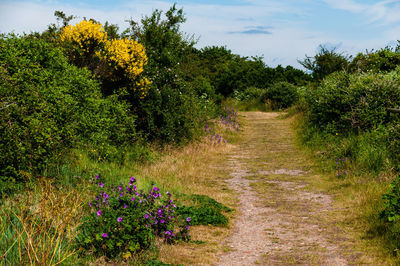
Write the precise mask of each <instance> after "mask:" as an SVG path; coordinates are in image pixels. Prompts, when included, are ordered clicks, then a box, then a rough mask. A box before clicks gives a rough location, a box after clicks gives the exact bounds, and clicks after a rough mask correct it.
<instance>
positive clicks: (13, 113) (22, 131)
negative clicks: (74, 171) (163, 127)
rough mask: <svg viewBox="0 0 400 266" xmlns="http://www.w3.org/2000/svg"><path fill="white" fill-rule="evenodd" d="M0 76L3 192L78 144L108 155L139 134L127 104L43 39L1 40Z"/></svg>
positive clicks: (0, 169) (1, 179)
mask: <svg viewBox="0 0 400 266" xmlns="http://www.w3.org/2000/svg"><path fill="white" fill-rule="evenodd" d="M0 76H1V78H0V99H1V100H0V150H1V151H2V152H1V153H0V182H5V183H7V184H8V185H6V184H5V183H2V184H1V186H0V187H1V189H0V190H1V192H5V191H6V190H7V189H8V188H10V187H11V184H12V183H15V182H17V181H23V180H27V179H30V178H32V177H34V176H35V175H37V174H39V173H41V172H42V171H43V169H45V168H46V167H47V166H48V165H49V164H51V163H55V162H58V161H60V160H61V159H62V158H63V155H65V154H66V153H67V152H68V150H69V149H70V148H72V147H74V146H77V145H81V144H84V145H89V146H90V145H94V144H96V145H98V147H99V149H103V148H104V151H103V152H102V153H103V155H102V156H105V155H104V154H106V153H107V152H109V149H108V151H106V150H107V147H108V146H110V145H118V146H122V147H123V146H125V145H128V144H129V143H132V142H133V141H134V140H135V138H136V137H135V136H136V133H135V128H134V121H135V119H134V117H133V116H131V115H129V113H128V110H129V108H128V106H127V105H126V104H125V103H123V102H120V101H117V99H116V98H115V97H109V98H105V99H104V98H102V96H101V92H100V87H99V83H98V82H97V81H96V80H94V79H92V74H91V73H90V72H89V71H88V70H85V69H79V68H77V67H75V66H73V65H70V64H69V63H68V61H67V59H66V57H65V56H64V55H63V54H62V52H61V51H60V50H59V49H57V48H54V47H53V46H52V45H51V44H49V43H46V42H45V41H44V40H39V39H36V38H30V37H17V36H14V35H9V36H6V37H4V38H2V39H0ZM111 157H112V156H111ZM1 192H0V194H1Z"/></svg>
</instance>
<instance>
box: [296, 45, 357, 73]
mask: <svg viewBox="0 0 400 266" xmlns="http://www.w3.org/2000/svg"><path fill="white" fill-rule="evenodd" d="M336 50H337V48H336V47H333V48H327V47H326V46H323V45H320V46H319V47H318V52H317V54H316V55H315V56H313V57H310V56H307V55H306V58H305V59H303V60H298V62H299V63H300V64H301V65H302V66H303V67H304V68H306V69H308V70H310V71H311V72H312V77H313V78H314V80H316V81H320V80H322V79H323V78H324V77H326V76H327V75H329V74H331V73H333V72H336V71H340V70H345V69H346V68H347V66H348V64H349V58H350V57H348V56H346V55H344V54H343V53H338V52H337V51H336Z"/></svg>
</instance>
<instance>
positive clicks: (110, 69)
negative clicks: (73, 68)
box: [60, 20, 150, 98]
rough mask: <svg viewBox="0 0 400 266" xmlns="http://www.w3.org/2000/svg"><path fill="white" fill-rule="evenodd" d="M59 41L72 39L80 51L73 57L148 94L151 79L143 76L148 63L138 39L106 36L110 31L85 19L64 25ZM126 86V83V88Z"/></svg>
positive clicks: (74, 46) (114, 79)
mask: <svg viewBox="0 0 400 266" xmlns="http://www.w3.org/2000/svg"><path fill="white" fill-rule="evenodd" d="M60 40H61V41H62V42H70V43H71V44H72V45H73V49H74V50H75V51H76V52H77V53H76V52H75V53H73V54H72V58H73V59H74V60H75V61H76V63H77V64H78V65H80V66H86V67H88V68H89V69H91V70H92V71H93V72H94V73H95V74H97V75H99V76H100V77H101V78H103V79H106V80H111V81H113V82H121V81H123V82H124V83H127V84H126V85H128V84H129V86H133V88H132V89H134V91H136V90H137V89H139V96H140V97H141V98H142V97H144V96H145V95H146V92H147V90H148V87H149V84H150V81H149V80H148V79H147V78H145V77H141V74H142V73H143V68H144V66H145V65H146V64H147V55H146V52H145V49H144V47H143V45H141V44H140V43H138V42H137V41H135V40H132V39H128V38H123V39H112V40H108V39H107V32H105V30H104V28H103V27H102V25H101V24H99V23H94V22H93V21H86V20H83V21H81V22H80V23H77V24H76V25H75V26H66V27H64V28H63V30H62V32H61V35H60ZM124 86H125V85H123V87H124Z"/></svg>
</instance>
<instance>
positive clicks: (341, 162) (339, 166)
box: [336, 158, 347, 178]
mask: <svg viewBox="0 0 400 266" xmlns="http://www.w3.org/2000/svg"><path fill="white" fill-rule="evenodd" d="M345 163H346V158H339V159H338V160H337V161H336V176H337V177H340V178H342V177H345V176H346V175H347V171H345V170H344V168H345Z"/></svg>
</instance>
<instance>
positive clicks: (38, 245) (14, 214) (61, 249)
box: [0, 180, 86, 265]
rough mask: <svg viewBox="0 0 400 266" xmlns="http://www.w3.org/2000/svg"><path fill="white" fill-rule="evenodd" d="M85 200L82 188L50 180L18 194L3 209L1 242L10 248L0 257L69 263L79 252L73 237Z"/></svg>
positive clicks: (25, 261)
mask: <svg viewBox="0 0 400 266" xmlns="http://www.w3.org/2000/svg"><path fill="white" fill-rule="evenodd" d="M85 200H86V197H85V193H82V191H80V193H77V191H61V190H60V188H56V187H55V186H54V185H52V184H51V183H50V182H49V181H47V180H42V181H40V182H39V186H37V190H36V191H32V192H30V191H27V192H26V193H24V194H21V195H16V197H15V198H14V200H13V201H12V202H9V203H8V204H6V205H4V206H3V208H2V210H1V217H2V218H1V219H0V231H1V236H0V243H2V244H3V245H4V246H6V247H7V250H5V251H4V250H3V251H4V253H3V254H0V258H2V259H4V261H5V264H15V263H20V264H30V265H36V264H38V265H57V264H61V263H66V261H67V260H68V259H70V258H71V257H72V256H73V255H75V254H76V250H75V249H74V247H73V240H74V239H75V236H76V235H77V233H78V232H77V225H79V221H80V219H81V218H82V206H83V204H84V202H85Z"/></svg>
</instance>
